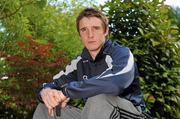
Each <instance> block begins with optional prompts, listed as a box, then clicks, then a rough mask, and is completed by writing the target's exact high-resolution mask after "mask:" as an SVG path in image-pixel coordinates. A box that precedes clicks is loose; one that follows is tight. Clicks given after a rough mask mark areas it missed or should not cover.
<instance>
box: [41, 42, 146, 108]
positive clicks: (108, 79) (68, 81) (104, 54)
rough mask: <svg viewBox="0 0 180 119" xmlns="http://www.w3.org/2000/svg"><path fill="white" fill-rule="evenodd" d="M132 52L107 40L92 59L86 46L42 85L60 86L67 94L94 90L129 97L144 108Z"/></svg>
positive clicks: (81, 95)
mask: <svg viewBox="0 0 180 119" xmlns="http://www.w3.org/2000/svg"><path fill="white" fill-rule="evenodd" d="M137 76H138V73H137V68H136V66H135V63H134V58H133V54H132V53H131V51H130V50H129V48H127V47H123V46H120V45H119V44H117V43H116V42H112V41H111V40H106V42H105V44H104V46H103V47H102V48H101V50H100V52H99V53H98V55H97V56H96V58H95V60H93V59H92V57H91V55H90V54H89V52H88V50H87V49H86V48H84V49H83V52H82V53H81V55H79V56H77V57H76V58H75V59H73V60H72V61H71V63H70V64H69V65H67V66H66V68H65V70H64V71H60V72H59V73H58V74H57V75H55V76H54V80H53V82H51V83H47V84H45V85H44V88H47V87H50V88H53V89H58V90H62V91H63V93H64V95H66V96H67V97H70V98H88V97H91V96H94V95H97V94H102V93H104V94H111V95H115V96H120V97H122V98H126V99H127V100H129V101H131V102H132V103H133V104H134V105H135V106H141V107H142V109H144V102H143V95H142V93H141V91H140V88H139V82H138V80H137Z"/></svg>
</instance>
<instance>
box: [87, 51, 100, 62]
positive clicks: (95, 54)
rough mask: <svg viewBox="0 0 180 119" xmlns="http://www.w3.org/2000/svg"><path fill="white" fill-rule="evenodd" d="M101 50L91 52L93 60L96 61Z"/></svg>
mask: <svg viewBox="0 0 180 119" xmlns="http://www.w3.org/2000/svg"><path fill="white" fill-rule="evenodd" d="M100 50H101V49H99V50H97V51H89V53H90V55H91V57H92V58H93V60H95V59H96V56H97V55H98V53H99V52H100Z"/></svg>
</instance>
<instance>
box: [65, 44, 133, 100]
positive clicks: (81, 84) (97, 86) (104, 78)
mask: <svg viewBox="0 0 180 119" xmlns="http://www.w3.org/2000/svg"><path fill="white" fill-rule="evenodd" d="M111 57H112V63H111V65H109V68H108V69H106V70H105V71H104V72H103V73H102V74H100V75H98V76H95V77H92V78H90V79H88V80H82V81H73V82H70V83H68V84H67V85H66V86H64V87H63V93H64V94H65V95H66V96H68V97H70V98H88V97H91V96H94V95H97V94H102V93H105V94H111V95H120V94H122V93H123V91H124V89H126V88H127V87H128V86H129V85H130V84H131V83H132V82H133V80H134V70H135V69H134V68H135V67H134V58H133V55H132V53H131V52H130V50H129V49H128V48H120V49H119V50H116V51H115V52H114V53H113V54H112V56H111Z"/></svg>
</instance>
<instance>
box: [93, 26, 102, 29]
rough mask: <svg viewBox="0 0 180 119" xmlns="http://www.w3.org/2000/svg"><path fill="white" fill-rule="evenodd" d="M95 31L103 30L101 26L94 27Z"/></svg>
mask: <svg viewBox="0 0 180 119" xmlns="http://www.w3.org/2000/svg"><path fill="white" fill-rule="evenodd" d="M93 28H94V29H95V30H100V29H101V28H100V27H99V26H94V27H93Z"/></svg>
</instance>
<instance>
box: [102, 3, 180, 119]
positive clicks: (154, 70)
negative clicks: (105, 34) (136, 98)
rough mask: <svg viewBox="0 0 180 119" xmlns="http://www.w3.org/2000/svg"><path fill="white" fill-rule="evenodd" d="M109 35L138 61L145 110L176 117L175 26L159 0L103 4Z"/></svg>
mask: <svg viewBox="0 0 180 119" xmlns="http://www.w3.org/2000/svg"><path fill="white" fill-rule="evenodd" d="M103 10H104V12H105V13H107V16H108V17H109V22H110V31H111V32H110V38H112V39H114V40H117V41H118V42H119V43H120V44H121V45H125V46H128V47H130V49H131V50H132V52H133V54H134V56H135V60H136V62H137V65H138V68H139V73H140V81H141V85H142V86H141V87H142V90H143V92H144V98H145V102H146V105H147V111H149V112H150V113H151V116H152V117H154V118H158V119H159V118H168V119H172V118H179V107H180V103H179V102H180V97H179V96H180V85H179V84H180V80H179V79H180V64H179V62H180V55H179V54H180V44H179V38H178V35H179V32H178V27H177V26H175V25H172V23H171V19H170V18H169V17H168V12H169V10H170V9H169V7H168V6H166V5H164V4H163V1H162V2H159V0H153V1H148V0H123V1H119V0H112V1H110V2H107V3H106V4H105V6H104V7H103Z"/></svg>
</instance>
